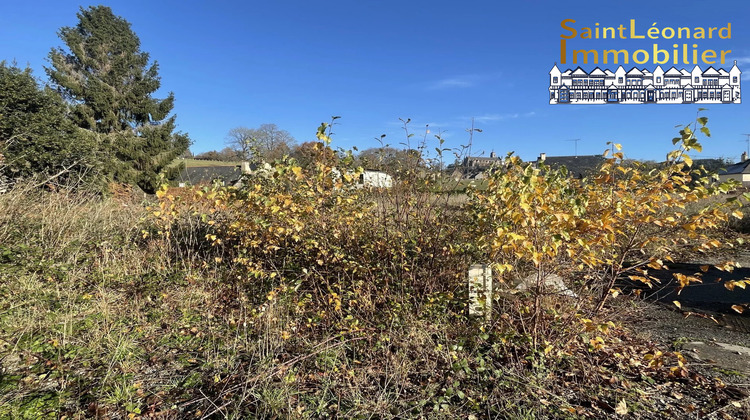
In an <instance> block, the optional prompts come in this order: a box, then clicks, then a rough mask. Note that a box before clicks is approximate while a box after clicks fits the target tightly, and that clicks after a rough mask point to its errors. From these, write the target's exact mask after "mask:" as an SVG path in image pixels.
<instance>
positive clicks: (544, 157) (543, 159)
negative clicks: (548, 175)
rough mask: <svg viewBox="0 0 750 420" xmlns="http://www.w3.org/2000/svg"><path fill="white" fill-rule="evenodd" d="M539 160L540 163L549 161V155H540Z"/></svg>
mask: <svg viewBox="0 0 750 420" xmlns="http://www.w3.org/2000/svg"><path fill="white" fill-rule="evenodd" d="M537 160H538V161H540V162H544V161H545V160H547V154H546V153H540V154H539V159H537Z"/></svg>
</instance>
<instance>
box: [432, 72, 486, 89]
mask: <svg viewBox="0 0 750 420" xmlns="http://www.w3.org/2000/svg"><path fill="white" fill-rule="evenodd" d="M499 76H500V73H494V74H463V75H458V76H452V77H446V78H444V79H440V80H435V81H432V82H429V83H427V85H426V86H425V88H426V89H427V90H442V89H465V88H470V87H474V86H478V85H480V84H481V83H483V82H485V81H488V80H492V79H495V78H497V77H499Z"/></svg>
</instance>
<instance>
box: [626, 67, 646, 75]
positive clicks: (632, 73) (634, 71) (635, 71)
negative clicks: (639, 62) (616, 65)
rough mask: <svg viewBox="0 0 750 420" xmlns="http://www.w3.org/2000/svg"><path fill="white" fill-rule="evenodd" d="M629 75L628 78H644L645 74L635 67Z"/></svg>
mask: <svg viewBox="0 0 750 420" xmlns="http://www.w3.org/2000/svg"><path fill="white" fill-rule="evenodd" d="M627 75H628V76H643V72H642V71H640V70H638V69H637V68H635V67H633V68H632V69H630V71H629V72H628V73H627Z"/></svg>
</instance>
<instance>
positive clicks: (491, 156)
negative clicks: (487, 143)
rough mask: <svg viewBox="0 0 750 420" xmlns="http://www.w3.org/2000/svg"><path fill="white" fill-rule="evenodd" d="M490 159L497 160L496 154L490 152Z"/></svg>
mask: <svg viewBox="0 0 750 420" xmlns="http://www.w3.org/2000/svg"><path fill="white" fill-rule="evenodd" d="M490 159H497V154H496V153H495V151H494V150H493V151H491V152H490Z"/></svg>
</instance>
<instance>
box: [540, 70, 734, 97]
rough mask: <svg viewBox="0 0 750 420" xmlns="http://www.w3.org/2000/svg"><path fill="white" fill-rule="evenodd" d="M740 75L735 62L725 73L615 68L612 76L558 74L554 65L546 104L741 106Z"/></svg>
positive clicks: (608, 73)
mask: <svg viewBox="0 0 750 420" xmlns="http://www.w3.org/2000/svg"><path fill="white" fill-rule="evenodd" d="M741 74H742V72H741V71H740V69H739V68H738V67H737V61H735V62H734V66H732V68H731V69H730V70H729V71H726V70H724V69H718V70H716V69H714V68H713V67H709V68H708V69H706V70H701V68H700V67H699V66H695V67H694V68H693V70H692V71H687V70H685V69H681V70H678V69H677V68H675V67H672V68H670V69H668V70H667V71H664V70H663V69H662V68H661V66H657V67H656V69H654V71H653V72H651V71H649V70H648V69H646V68H643V69H638V68H637V67H633V68H632V69H630V70H629V71H626V70H625V69H624V68H623V67H622V66H619V67H618V68H617V70H615V71H614V72H613V71H611V70H606V69H605V70H602V69H600V68H599V67H596V68H595V69H594V70H592V71H591V72H586V71H584V70H583V69H582V68H581V67H578V68H576V69H575V70H571V69H568V70H565V71H560V69H559V68H558V67H557V64H555V65H554V66H553V67H552V70H550V72H549V77H550V79H549V80H550V83H549V103H550V104H607V103H625V104H642V103H667V104H682V103H735V104H739V103H740V102H741V92H740V80H741Z"/></svg>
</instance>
